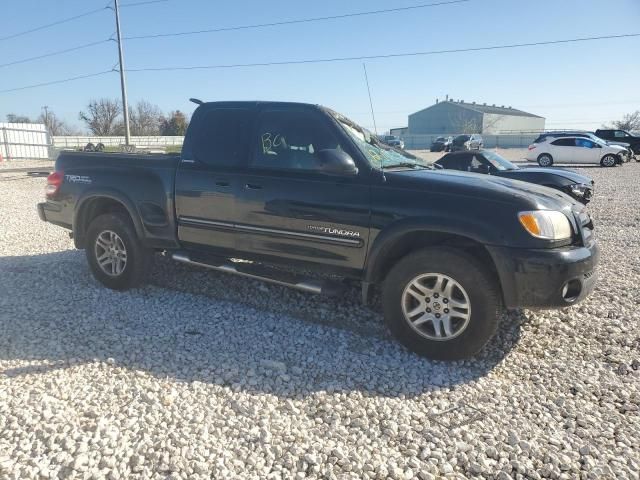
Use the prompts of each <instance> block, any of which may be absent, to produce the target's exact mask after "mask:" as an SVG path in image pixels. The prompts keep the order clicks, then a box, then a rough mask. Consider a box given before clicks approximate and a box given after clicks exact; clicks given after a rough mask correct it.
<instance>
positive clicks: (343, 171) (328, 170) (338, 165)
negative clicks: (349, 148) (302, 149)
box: [318, 148, 358, 176]
mask: <svg viewBox="0 0 640 480" xmlns="http://www.w3.org/2000/svg"><path fill="white" fill-rule="evenodd" d="M318 158H319V159H320V162H319V163H320V165H319V166H318V170H319V171H320V172H321V173H324V174H326V175H345V176H353V175H357V174H358V167H356V163H355V162H354V161H353V158H351V156H350V155H349V154H348V153H347V152H345V151H344V150H339V149H337V148H328V149H325V150H320V151H318Z"/></svg>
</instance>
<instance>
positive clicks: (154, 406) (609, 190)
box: [0, 163, 640, 480]
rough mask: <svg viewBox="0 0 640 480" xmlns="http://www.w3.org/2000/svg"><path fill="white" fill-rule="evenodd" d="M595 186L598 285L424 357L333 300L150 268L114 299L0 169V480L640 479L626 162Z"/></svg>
mask: <svg viewBox="0 0 640 480" xmlns="http://www.w3.org/2000/svg"><path fill="white" fill-rule="evenodd" d="M582 172H584V173H586V174H588V175H592V176H593V177H594V178H595V180H596V196H595V199H594V201H593V202H592V203H591V204H590V206H589V208H590V210H591V212H592V214H593V215H594V218H595V224H596V235H597V236H598V238H599V242H600V247H601V263H600V267H599V276H600V279H599V283H598V286H597V288H596V291H595V292H594V293H593V294H592V295H591V297H590V298H588V299H587V300H586V301H584V302H583V303H581V304H580V305H577V306H575V307H572V308H567V309H564V310H554V311H540V312H532V311H527V310H525V311H516V312H511V313H509V314H507V315H505V317H504V321H503V325H502V327H501V329H500V332H499V334H498V336H497V338H496V339H495V340H494V342H493V343H492V344H491V346H490V347H489V348H488V349H487V350H486V351H484V352H483V353H482V354H481V355H479V357H478V358H476V359H473V360H470V361H465V362H456V363H452V364H448V363H443V362H430V361H427V360H424V359H421V358H418V357H416V356H414V355H412V354H410V353H408V352H407V351H405V350H404V349H403V348H402V347H401V346H399V345H398V344H397V343H396V342H395V341H393V340H392V339H390V337H389V336H388V334H387V333H386V331H385V329H384V324H383V322H382V318H381V315H380V313H379V312H377V311H376V310H373V311H372V310H369V309H367V308H364V307H362V306H361V305H360V303H359V291H358V290H357V288H354V289H352V290H350V291H349V292H347V294H346V295H345V297H344V298H338V299H335V298H324V297H316V296H312V295H308V294H304V293H300V292H296V291H292V290H288V289H285V288H281V287H277V286H272V285H264V284H260V283H258V282H254V281H250V280H246V279H241V278H237V277H232V276H228V275H224V274H216V273H212V272H208V271H203V270H199V269H193V268H186V267H184V266H181V265H178V264H174V263H172V262H170V261H168V260H167V259H164V258H157V259H156V262H155V265H154V267H153V269H152V271H151V272H150V275H149V282H148V284H147V285H146V286H144V287H143V288H140V289H137V290H133V291H130V292H124V293H120V292H113V291H110V290H107V289H106V288H104V287H102V286H100V285H99V284H98V283H97V282H96V281H95V280H93V278H92V277H91V275H90V274H89V271H88V268H87V266H86V261H85V258H84V254H83V252H81V251H77V250H74V249H73V244H72V241H71V240H69V238H68V236H67V235H66V233H65V232H64V231H63V230H62V229H60V228H58V227H55V226H53V225H50V224H45V223H43V222H41V221H40V220H39V219H38V217H37V213H36V211H35V204H36V202H38V201H41V199H42V196H43V191H44V179H42V178H29V177H27V176H26V175H24V174H15V173H0V186H1V187H2V188H0V478H8V479H14V478H15V479H18V478H19V479H23V478H34V479H35V478H47V477H49V478H59V479H62V478H85V479H88V478H108V479H128V478H136V479H146V478H170V479H187V478H189V479H190V478H203V479H204V478H248V479H262V478H272V479H288V478H318V479H320V478H328V479H338V478H339V479H361V478H375V479H386V478H398V479H403V480H404V479H407V478H420V479H429V480H430V479H435V478H443V477H444V478H452V479H454V478H455V479H462V478H502V479H511V478H522V479H524V478H531V479H542V478H554V479H561V478H568V479H574V478H581V479H598V480H599V479H602V478H615V479H638V478H639V475H640V472H639V471H638V465H639V464H640V455H639V454H638V445H640V418H639V415H640V413H639V411H640V410H639V407H640V353H639V352H640V337H639V335H638V332H639V331H640V328H639V327H640V309H639V308H638V305H640V287H639V285H640V235H638V233H637V232H638V225H640V215H639V214H638V210H637V205H638V198H640V182H638V177H640V164H636V163H633V164H626V165H624V166H623V167H618V168H613V169H599V168H585V169H582Z"/></svg>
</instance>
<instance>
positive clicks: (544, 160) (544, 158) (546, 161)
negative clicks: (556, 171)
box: [538, 153, 553, 168]
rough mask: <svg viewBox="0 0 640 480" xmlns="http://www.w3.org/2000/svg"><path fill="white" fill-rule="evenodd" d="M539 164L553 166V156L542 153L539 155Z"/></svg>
mask: <svg viewBox="0 0 640 480" xmlns="http://www.w3.org/2000/svg"><path fill="white" fill-rule="evenodd" d="M538 165H540V166H541V167H545V168H546V167H551V166H552V165H553V157H552V156H551V155H549V154H548V153H542V154H540V155H539V156H538Z"/></svg>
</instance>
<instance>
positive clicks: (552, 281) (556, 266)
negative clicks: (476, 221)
mask: <svg viewBox="0 0 640 480" xmlns="http://www.w3.org/2000/svg"><path fill="white" fill-rule="evenodd" d="M488 249H489V253H490V254H491V256H492V257H493V260H494V262H495V265H496V268H497V270H498V276H499V278H500V283H501V285H502V293H503V297H504V303H505V306H506V307H507V308H520V307H526V308H540V309H542V308H562V307H568V306H571V305H575V304H576V303H578V302H580V301H582V300H583V299H584V298H586V297H587V296H588V295H589V294H590V293H591V292H592V291H593V289H594V287H595V284H596V280H597V272H596V266H597V264H598V258H599V250H598V246H597V243H596V242H593V244H592V245H591V246H589V247H575V246H570V247H562V248H553V249H545V250H530V249H521V248H510V247H495V246H494V247H488Z"/></svg>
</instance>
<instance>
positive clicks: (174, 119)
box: [160, 110, 189, 136]
mask: <svg viewBox="0 0 640 480" xmlns="http://www.w3.org/2000/svg"><path fill="white" fill-rule="evenodd" d="M188 126H189V120H188V119H187V117H186V116H185V114H184V113H182V112H181V111H180V110H176V111H174V112H171V113H170V114H169V118H164V117H163V118H162V119H161V120H160V135H168V136H173V135H176V136H184V134H185V133H186V131H187V127H188Z"/></svg>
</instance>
